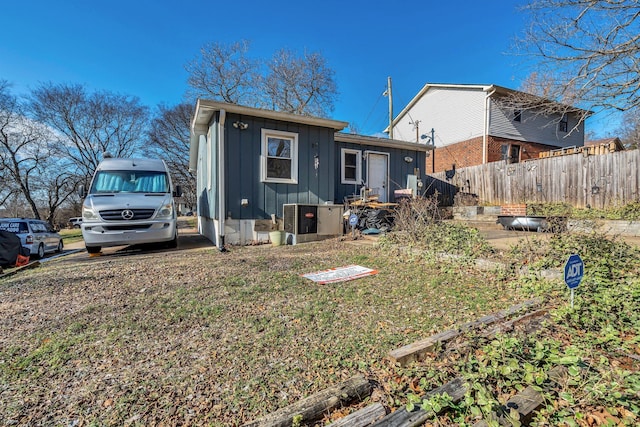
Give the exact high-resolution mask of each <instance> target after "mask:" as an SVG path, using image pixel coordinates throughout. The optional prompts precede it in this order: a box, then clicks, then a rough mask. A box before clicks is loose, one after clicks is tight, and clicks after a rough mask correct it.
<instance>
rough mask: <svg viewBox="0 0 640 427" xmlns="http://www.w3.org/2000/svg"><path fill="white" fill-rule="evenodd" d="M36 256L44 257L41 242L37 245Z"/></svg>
mask: <svg viewBox="0 0 640 427" xmlns="http://www.w3.org/2000/svg"><path fill="white" fill-rule="evenodd" d="M37 256H38V258H40V259H42V258H44V245H43V244H42V243H40V245H39V246H38V253H37Z"/></svg>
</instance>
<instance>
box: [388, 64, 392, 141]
mask: <svg viewBox="0 0 640 427" xmlns="http://www.w3.org/2000/svg"><path fill="white" fill-rule="evenodd" d="M387 96H388V97H389V139H393V96H392V95H391V76H389V77H387Z"/></svg>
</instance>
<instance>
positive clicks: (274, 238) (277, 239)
mask: <svg viewBox="0 0 640 427" xmlns="http://www.w3.org/2000/svg"><path fill="white" fill-rule="evenodd" d="M269 240H271V244H272V245H273V246H280V245H282V244H284V243H285V232H284V231H283V230H280V223H279V222H278V220H277V219H276V215H275V214H271V231H270V232H269Z"/></svg>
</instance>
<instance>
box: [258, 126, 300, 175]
mask: <svg viewBox="0 0 640 427" xmlns="http://www.w3.org/2000/svg"><path fill="white" fill-rule="evenodd" d="M269 138H278V139H288V140H290V141H291V176H290V177H289V178H269V177H268V176H267V159H268V153H269V150H268V147H269V144H268V141H269ZM260 146H261V153H260V181H261V182H269V183H277V184H297V183H298V134H297V133H294V132H285V131H280V130H272V129H264V128H263V129H262V130H261V142H260Z"/></svg>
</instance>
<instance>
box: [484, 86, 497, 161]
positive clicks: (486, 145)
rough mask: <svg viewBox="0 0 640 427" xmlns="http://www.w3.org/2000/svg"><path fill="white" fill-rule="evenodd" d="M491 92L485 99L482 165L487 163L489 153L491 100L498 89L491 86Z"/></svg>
mask: <svg viewBox="0 0 640 427" xmlns="http://www.w3.org/2000/svg"><path fill="white" fill-rule="evenodd" d="M489 89H491V92H489V93H487V95H486V96H485V97H484V132H482V164H483V165H484V164H485V163H487V157H488V152H489V105H490V104H489V100H490V99H491V96H492V95H493V94H494V93H496V87H495V86H493V85H492V86H491V87H490V88H489Z"/></svg>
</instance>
